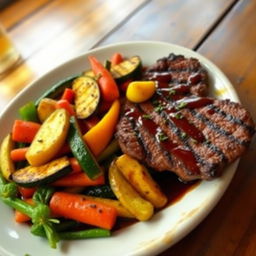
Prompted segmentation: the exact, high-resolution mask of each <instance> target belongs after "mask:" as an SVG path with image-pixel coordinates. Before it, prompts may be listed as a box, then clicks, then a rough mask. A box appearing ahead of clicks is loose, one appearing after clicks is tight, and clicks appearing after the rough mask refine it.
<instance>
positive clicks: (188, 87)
mask: <svg viewBox="0 0 256 256" xmlns="http://www.w3.org/2000/svg"><path fill="white" fill-rule="evenodd" d="M143 79H145V80H158V81H159V82H161V84H162V86H163V84H165V83H168V87H170V88H173V90H175V91H178V92H179V94H181V93H182V94H194V95H197V96H205V95H206V94H207V89H208V86H207V80H208V79H207V72H206V70H205V69H204V68H203V67H202V66H201V64H200V62H199V61H198V60H197V59H195V58H185V57H184V56H182V55H175V54H173V53H171V54H170V55H169V56H168V57H167V58H161V59H159V60H157V63H156V64H155V65H153V66H151V67H149V68H147V69H146V70H145V72H144V76H143Z"/></svg>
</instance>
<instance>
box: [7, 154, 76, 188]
mask: <svg viewBox="0 0 256 256" xmlns="http://www.w3.org/2000/svg"><path fill="white" fill-rule="evenodd" d="M69 172H71V168H70V162H69V160H68V158H67V157H66V156H64V157H61V158H59V159H56V160H53V161H51V162H49V163H47V164H44V165H41V166H31V165H30V166H27V167H25V168H23V169H20V170H18V171H16V172H14V173H13V174H12V179H13V181H14V182H16V183H17V184H18V185H21V186H23V187H35V186H39V185H44V184H48V183H51V182H54V181H56V180H57V179H59V178H60V177H62V176H64V175H66V174H68V173H69Z"/></svg>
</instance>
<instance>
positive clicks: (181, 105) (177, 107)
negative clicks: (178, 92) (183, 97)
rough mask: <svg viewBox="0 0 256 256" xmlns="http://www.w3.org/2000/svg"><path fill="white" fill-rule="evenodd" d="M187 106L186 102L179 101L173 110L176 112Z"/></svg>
mask: <svg viewBox="0 0 256 256" xmlns="http://www.w3.org/2000/svg"><path fill="white" fill-rule="evenodd" d="M187 105H188V103H187V102H185V101H181V102H180V103H179V104H178V105H177V106H176V107H175V108H176V109H177V110H180V109H182V108H185V107H186V106H187Z"/></svg>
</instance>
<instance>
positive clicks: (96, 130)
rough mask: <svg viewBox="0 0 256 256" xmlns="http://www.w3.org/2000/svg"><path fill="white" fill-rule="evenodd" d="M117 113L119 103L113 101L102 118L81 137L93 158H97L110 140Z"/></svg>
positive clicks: (118, 111)
mask: <svg viewBox="0 0 256 256" xmlns="http://www.w3.org/2000/svg"><path fill="white" fill-rule="evenodd" d="M119 113H120V102H119V100H115V101H114V102H113V104H112V106H111V107H110V109H109V111H108V112H107V113H106V114H105V115H104V117H103V118H102V119H101V120H100V121H99V122H98V123H97V124H96V125H95V126H94V127H93V128H91V129H90V130H89V131H88V132H87V133H86V134H85V135H84V136H83V138H84V140H85V142H86V144H87V145H88V146H89V148H90V149H91V151H92V152H93V154H94V155H95V156H98V155H99V154H100V153H101V152H102V151H103V150H104V149H105V147H106V146H107V145H108V143H109V142H110V140H111V139H112V137H113V134H114V131H115V127H116V124H117V121H118V118H119Z"/></svg>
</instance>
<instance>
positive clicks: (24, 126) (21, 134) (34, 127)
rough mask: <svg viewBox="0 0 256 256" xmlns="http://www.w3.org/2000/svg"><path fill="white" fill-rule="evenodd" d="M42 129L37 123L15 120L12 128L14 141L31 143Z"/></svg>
mask: <svg viewBox="0 0 256 256" xmlns="http://www.w3.org/2000/svg"><path fill="white" fill-rule="evenodd" d="M40 127H41V125H40V124H38V123H35V122H29V121H22V120H15V121H14V124H13V127H12V139H13V140H14V141H17V142H27V143H31V142H32V140H33V139H34V137H35V135H36V133H37V132H38V130H39V128H40Z"/></svg>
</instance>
